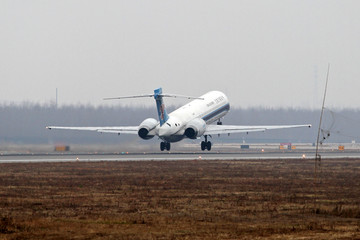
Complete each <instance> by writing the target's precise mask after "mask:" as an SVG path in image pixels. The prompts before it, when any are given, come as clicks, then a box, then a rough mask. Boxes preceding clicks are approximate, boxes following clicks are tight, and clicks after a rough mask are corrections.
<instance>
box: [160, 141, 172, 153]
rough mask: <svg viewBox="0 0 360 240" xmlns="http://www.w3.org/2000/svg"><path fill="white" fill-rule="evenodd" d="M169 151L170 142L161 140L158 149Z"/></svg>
mask: <svg viewBox="0 0 360 240" xmlns="http://www.w3.org/2000/svg"><path fill="white" fill-rule="evenodd" d="M165 149H166V150H167V151H170V143H169V142H161V143H160V150H161V151H164V150H165Z"/></svg>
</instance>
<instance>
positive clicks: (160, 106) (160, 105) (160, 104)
mask: <svg viewBox="0 0 360 240" xmlns="http://www.w3.org/2000/svg"><path fill="white" fill-rule="evenodd" d="M154 98H155V101H156V107H157V111H158V115H159V120H160V126H162V125H163V124H164V123H165V122H166V121H167V120H168V119H169V115H168V114H167V112H166V109H165V104H164V101H163V97H162V88H158V89H155V90H154Z"/></svg>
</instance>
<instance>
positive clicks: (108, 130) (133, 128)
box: [46, 126, 139, 134]
mask: <svg viewBox="0 0 360 240" xmlns="http://www.w3.org/2000/svg"><path fill="white" fill-rule="evenodd" d="M46 128H47V129H50V130H51V129H61V130H79V131H95V132H99V133H116V134H121V133H124V134H138V130H139V127H138V126H126V127H60V126H48V127H46Z"/></svg>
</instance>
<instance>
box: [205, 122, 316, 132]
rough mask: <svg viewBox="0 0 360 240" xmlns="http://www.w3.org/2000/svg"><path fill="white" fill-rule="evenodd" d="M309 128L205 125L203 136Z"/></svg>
mask: <svg viewBox="0 0 360 240" xmlns="http://www.w3.org/2000/svg"><path fill="white" fill-rule="evenodd" d="M300 127H311V124H306V125H270V126H240V125H207V126H206V131H205V133H204V135H212V134H214V135H215V134H229V133H249V132H265V131H266V130H273V129H284V128H300Z"/></svg>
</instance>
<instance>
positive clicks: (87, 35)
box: [0, 0, 360, 108]
mask: <svg viewBox="0 0 360 240" xmlns="http://www.w3.org/2000/svg"><path fill="white" fill-rule="evenodd" d="M359 10H360V1H356V0H354V1H350V0H341V1H331V0H324V1H317V0H301V1H290V0H286V1H281V0H276V1H271V0H264V1H254V0H248V1H241V0H235V1H230V0H227V1H211V0H204V1H196V0H190V1H186V0H181V1H180V0H179V1H169V0H166V1H149V0H146V1H136V0H131V1H130V0H129V1H118V0H116V1H104V0H99V1H95V0H77V1H74V0H61V1H49V0H44V1H34V0H23V1H19V0H9V1H8V0H0V81H1V87H0V103H10V102H15V103H21V102H23V101H30V102H35V103H47V102H51V101H54V99H55V89H56V88H58V91H59V103H60V104H78V103H81V104H88V103H90V104H94V105H99V104H120V103H119V102H116V103H114V102H111V103H109V102H105V103H104V101H103V100H102V98H103V97H114V96H123V95H129V94H145V93H151V92H153V90H154V89H155V88H157V87H163V89H164V91H165V92H167V93H177V94H183V95H193V96H198V95H201V94H203V93H205V92H207V91H209V90H221V91H224V92H225V93H226V94H227V95H228V97H229V99H230V101H231V104H232V105H233V106H237V107H253V106H265V107H304V108H309V107H314V106H315V107H318V108H320V106H319V105H320V104H321V97H322V94H323V89H324V85H325V78H326V71H327V65H328V63H330V64H331V67H330V78H329V89H328V99H327V105H328V106H331V107H350V108H359V107H360V94H359V91H360V14H359ZM147 101H149V102H150V104H154V103H153V102H152V100H151V99H147V100H142V103H144V102H145V103H146V102H147ZM178 101H179V100H171V101H170V100H168V103H175V104H180V103H181V102H180V103H179V102H178ZM124 104H129V101H128V100H126V102H125V103H124Z"/></svg>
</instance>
